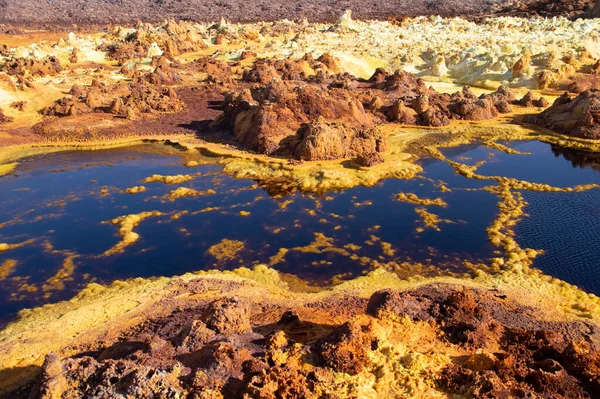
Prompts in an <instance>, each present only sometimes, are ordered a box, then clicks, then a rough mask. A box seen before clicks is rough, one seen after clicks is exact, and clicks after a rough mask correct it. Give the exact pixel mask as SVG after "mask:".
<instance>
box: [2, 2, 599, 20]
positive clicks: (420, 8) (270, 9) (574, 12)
mask: <svg viewBox="0 0 600 399" xmlns="http://www.w3.org/2000/svg"><path fill="white" fill-rule="evenodd" d="M591 3H592V1H591V0H520V1H515V0H461V1H458V0H408V1H407V0H395V1H389V2H376V1H346V2H343V3H336V2H327V1H314V0H313V1H281V0H277V1H274V2H269V4H264V3H263V2H240V1H237V0H226V1H220V2H205V1H199V0H193V1H190V2H186V3H185V4H183V3H178V2H175V1H172V0H169V1H158V0H135V1H128V2H127V3H119V2H110V1H106V0H94V1H86V2H81V1H75V0H60V1H56V0H55V1H46V2H34V1H33V0H24V1H17V0H5V1H4V2H1V3H0V23H13V24H67V25H70V24H90V23H94V24H102V23H117V22H118V23H135V22H137V21H138V20H140V19H143V20H145V21H160V20H163V19H165V18H182V19H189V20H195V21H217V20H218V19H219V18H220V17H221V16H224V15H226V16H227V17H228V18H231V19H232V20H233V21H239V22H256V21H273V20H279V19H283V18H288V19H300V18H303V17H307V18H309V19H310V20H311V21H321V22H331V21H334V20H335V19H336V18H337V16H338V15H340V14H341V12H342V11H344V9H349V8H350V9H352V10H353V11H354V15H355V16H356V17H358V18H360V19H387V18H398V17H406V16H409V17H414V16H419V15H442V16H464V17H467V18H478V17H479V18H481V17H483V16H487V15H490V14H493V13H499V14H501V15H519V16H532V15H543V16H554V15H568V16H571V17H576V16H579V15H582V14H585V13H586V12H588V11H589V10H590V8H591V7H590V4H591Z"/></svg>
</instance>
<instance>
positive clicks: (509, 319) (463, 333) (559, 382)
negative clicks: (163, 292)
mask: <svg viewBox="0 0 600 399" xmlns="http://www.w3.org/2000/svg"><path fill="white" fill-rule="evenodd" d="M180 284H181V292H182V293H183V292H187V293H194V292H197V291H198V290H200V291H202V290H205V289H207V288H209V287H207V286H205V283H203V282H200V283H198V282H194V281H192V282H189V283H180ZM198 284H199V285H198ZM234 292H235V287H231V293H230V294H225V296H224V297H222V298H218V299H216V300H214V301H212V302H205V301H194V300H191V301H188V302H187V305H186V306H185V307H179V308H178V309H176V310H175V311H173V312H172V313H171V314H169V315H167V316H165V317H158V318H151V319H149V320H147V321H145V322H143V323H141V324H139V325H137V326H136V327H133V328H131V329H130V330H128V331H126V332H124V333H122V334H121V335H120V336H118V337H115V338H114V339H113V340H112V341H110V340H107V341H106V342H105V343H104V345H103V347H101V348H98V349H94V350H92V351H88V350H86V349H85V348H81V353H80V354H79V355H76V356H72V357H70V358H67V359H62V360H61V359H60V358H59V357H58V356H57V355H55V354H49V355H48V356H47V357H46V361H45V363H44V366H43V368H42V371H41V374H40V375H39V377H38V379H37V383H36V384H35V385H34V386H29V387H28V388H26V389H22V390H21V391H20V392H18V393H13V394H12V396H10V397H11V398H20V397H23V398H25V397H29V398H95V397H115V396H118V395H123V396H126V397H129V396H131V397H156V395H158V396H159V397H188V398H213V397H226V398H242V397H243V398H288V397H296V398H316V397H321V398H335V397H338V396H337V395H336V394H335V390H332V389H331V388H332V387H334V386H335V384H334V382H335V383H336V384H338V383H339V381H340V378H341V376H342V375H343V374H346V375H349V376H353V375H359V374H360V373H361V372H363V371H365V370H371V367H373V361H374V359H375V358H376V357H375V355H374V354H375V353H376V352H377V351H378V348H380V347H383V346H384V345H388V344H389V342H393V343H394V345H400V346H402V345H409V346H410V345H411V342H417V341H418V339H417V341H411V338H409V337H407V336H406V334H405V331H404V330H405V329H406V328H407V324H406V323H413V324H416V325H417V326H418V325H422V326H423V327H422V328H426V327H425V326H429V327H427V328H431V327H433V328H434V330H435V331H437V333H436V336H437V338H434V341H438V342H439V345H441V347H445V348H447V349H446V350H448V351H454V352H456V353H459V355H456V356H453V357H452V359H451V361H450V362H449V363H448V364H447V365H446V366H444V367H443V369H442V370H441V372H440V373H434V372H433V371H430V372H428V371H427V370H425V371H423V373H425V374H424V375H423V376H422V377H423V378H424V379H425V380H428V381H430V382H431V383H432V384H433V386H434V388H435V390H436V391H438V392H442V393H446V394H459V395H461V396H464V397H478V398H500V397H502V398H503V397H506V398H509V397H512V398H530V397H538V398H593V397H598V395H600V347H599V344H600V341H599V338H600V335H599V330H598V327H597V326H596V325H595V324H592V323H585V322H549V321H543V320H540V319H538V313H537V312H536V309H535V308H530V307H525V306H523V305H518V304H516V303H515V302H513V301H512V300H511V299H510V298H507V297H506V296H505V295H502V294H501V293H500V292H498V291H493V290H480V289H471V288H465V287H459V286H453V285H448V284H430V285H426V286H422V287H420V288H417V289H415V290H413V291H394V290H383V291H379V292H377V293H375V294H373V296H372V297H371V298H370V299H369V300H365V299H363V298H358V297H354V296H351V295H342V296H337V297H329V298H327V299H324V300H321V301H317V302H313V303H308V304H304V305H303V306H301V307H298V308H297V309H295V308H294V306H293V305H289V307H286V306H285V305H281V304H279V305H273V304H270V303H269V300H268V299H265V300H264V301H262V302H261V303H248V302H246V301H243V300H240V299H239V298H237V297H235V295H234ZM175 294H176V292H174V295H175ZM158 305H161V304H158ZM343 320H348V321H346V322H343ZM382 328H383V329H386V331H388V332H387V333H386V334H384V335H385V337H384V335H382V334H381V331H382ZM417 331H418V329H417ZM394 337H395V338H394ZM413 340H414V339H413ZM432 347H435V345H432ZM450 348H453V349H450ZM411 350H412V351H414V352H419V348H418V347H415V346H411ZM421 350H425V348H421ZM436 350H440V349H439V347H438V349H434V351H436ZM385 353H387V356H389V362H390V363H391V362H393V361H394V360H395V359H393V356H394V355H393V353H389V352H387V350H386V352H385ZM378 367H381V364H379V366H378ZM332 372H338V373H342V374H337V375H335V374H333V373H332ZM342 380H343V379H342ZM30 391H31V396H28V395H29V392H30ZM152 395H154V396H152ZM221 395H222V396H221Z"/></svg>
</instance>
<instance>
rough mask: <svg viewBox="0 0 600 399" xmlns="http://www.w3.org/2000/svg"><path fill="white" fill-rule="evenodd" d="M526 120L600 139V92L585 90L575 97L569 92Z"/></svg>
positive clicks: (565, 131)
mask: <svg viewBox="0 0 600 399" xmlns="http://www.w3.org/2000/svg"><path fill="white" fill-rule="evenodd" d="M525 121H526V122H528V123H532V124H535V125H539V126H542V127H545V128H548V129H551V130H554V131H555V132H558V133H562V134H566V135H569V136H573V137H579V138H585V139H600V94H598V93H595V92H591V91H585V92H583V93H581V94H580V95H578V96H577V97H575V98H571V96H570V95H569V94H568V93H565V94H563V95H562V96H561V97H559V98H558V99H556V101H555V102H554V104H552V106H550V107H549V108H547V109H546V110H544V111H543V112H541V113H540V114H537V115H531V116H528V117H527V118H526V119H525Z"/></svg>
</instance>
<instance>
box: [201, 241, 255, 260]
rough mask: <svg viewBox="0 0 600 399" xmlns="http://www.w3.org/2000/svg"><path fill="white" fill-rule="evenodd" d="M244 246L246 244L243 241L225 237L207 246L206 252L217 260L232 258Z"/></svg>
mask: <svg viewBox="0 0 600 399" xmlns="http://www.w3.org/2000/svg"><path fill="white" fill-rule="evenodd" d="M245 246H246V244H245V243H244V242H243V241H239V240H228V239H226V238H225V239H223V240H221V241H220V242H218V243H217V244H214V245H212V246H211V247H210V248H208V250H207V251H206V253H207V254H209V255H211V256H213V257H214V258H215V259H216V260H217V261H219V262H221V261H224V260H233V259H235V258H236V256H237V255H238V253H239V252H240V251H242V250H243V249H244V248H245Z"/></svg>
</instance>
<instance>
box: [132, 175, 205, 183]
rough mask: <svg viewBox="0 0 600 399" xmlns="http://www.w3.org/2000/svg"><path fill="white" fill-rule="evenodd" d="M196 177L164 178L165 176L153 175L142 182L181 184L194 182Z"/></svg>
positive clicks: (178, 176) (177, 176) (176, 176)
mask: <svg viewBox="0 0 600 399" xmlns="http://www.w3.org/2000/svg"><path fill="white" fill-rule="evenodd" d="M193 179H194V176H191V175H175V176H163V175H152V176H150V177H146V178H145V179H143V180H142V183H165V184H181V183H186V182H188V181H190V180H193Z"/></svg>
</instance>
